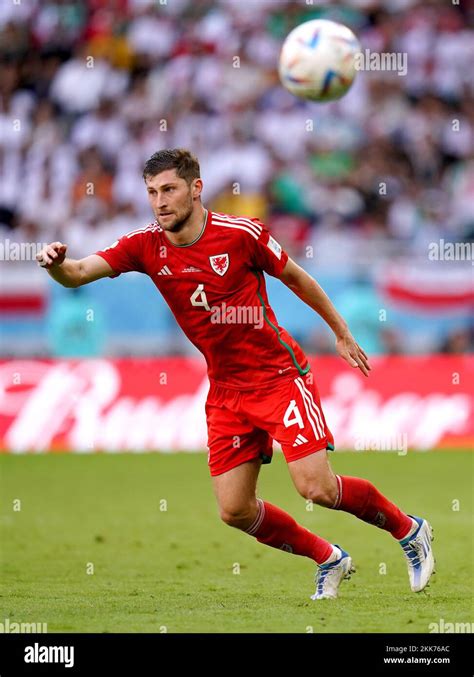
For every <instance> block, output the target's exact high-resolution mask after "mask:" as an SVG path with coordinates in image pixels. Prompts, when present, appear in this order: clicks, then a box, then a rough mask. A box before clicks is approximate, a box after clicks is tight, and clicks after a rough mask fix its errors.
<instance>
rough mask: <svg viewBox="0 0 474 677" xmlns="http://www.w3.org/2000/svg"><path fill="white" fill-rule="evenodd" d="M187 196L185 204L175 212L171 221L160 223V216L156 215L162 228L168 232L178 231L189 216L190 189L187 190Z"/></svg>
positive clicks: (190, 203)
mask: <svg viewBox="0 0 474 677" xmlns="http://www.w3.org/2000/svg"><path fill="white" fill-rule="evenodd" d="M188 198H189V199H188V200H187V204H186V205H185V206H184V207H183V208H182V209H180V210H179V211H178V212H177V213H176V215H175V218H174V220H173V221H172V222H171V223H168V224H166V225H164V224H162V223H160V217H159V215H158V217H157V219H156V220H157V221H158V223H159V224H160V226H161V227H162V228H163V230H167V231H169V232H170V233H179V232H180V231H181V230H182V229H183V228H184V227H185V226H186V224H187V222H188V219H189V217H190V216H191V214H192V213H193V199H192V197H191V191H189V196H188Z"/></svg>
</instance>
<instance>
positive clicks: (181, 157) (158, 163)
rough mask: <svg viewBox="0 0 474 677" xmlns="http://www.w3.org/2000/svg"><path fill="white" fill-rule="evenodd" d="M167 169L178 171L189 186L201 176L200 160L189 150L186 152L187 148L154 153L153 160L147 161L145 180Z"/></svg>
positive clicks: (144, 173) (144, 172)
mask: <svg viewBox="0 0 474 677" xmlns="http://www.w3.org/2000/svg"><path fill="white" fill-rule="evenodd" d="M167 169H176V174H177V175H178V176H179V177H180V178H181V179H184V180H185V181H186V183H188V184H190V183H191V181H192V180H193V179H199V177H200V176H201V170H200V168H199V162H198V159H197V157H195V156H194V155H193V154H192V153H190V152H189V150H186V148H167V149H165V150H159V151H157V152H156V153H153V155H152V156H151V158H150V159H149V160H147V161H146V163H145V168H144V169H143V178H144V179H146V178H147V176H156V175H157V174H160V173H161V172H165V171H166V170H167Z"/></svg>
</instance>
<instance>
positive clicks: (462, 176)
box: [0, 0, 474, 354]
mask: <svg viewBox="0 0 474 677" xmlns="http://www.w3.org/2000/svg"><path fill="white" fill-rule="evenodd" d="M321 17H324V18H333V19H336V20H341V21H343V22H344V23H346V24H348V25H350V26H351V27H352V28H353V29H354V30H355V32H356V33H357V34H358V36H359V38H360V40H361V43H362V46H363V48H364V49H370V50H372V51H374V52H401V53H407V54H408V71H407V74H406V75H404V76H401V75H398V74H397V73H396V72H384V71H371V72H367V73H364V72H362V73H360V74H359V75H358V77H357V79H356V83H355V85H354V87H353V89H352V90H351V92H350V93H349V94H348V95H347V96H346V97H345V98H343V99H342V100H341V101H340V102H336V103H333V104H330V105H327V104H326V105H315V104H311V103H307V102H303V101H301V100H298V99H296V98H294V97H292V96H291V95H290V94H288V93H287V92H286V91H285V90H284V89H283V88H282V87H281V85H280V83H279V80H278V76H277V71H276V64H277V60H278V54H279V50H280V47H281V43H282V40H283V39H284V37H285V35H286V34H287V33H288V32H289V30H291V28H293V27H294V26H295V25H296V24H298V23H300V22H301V21H303V20H307V19H311V18H321ZM472 19H473V10H472V7H471V9H469V3H467V2H464V3H463V2H461V3H460V5H459V6H456V5H451V4H450V3H447V2H426V1H424V2H415V1H413V0H384V2H373V1H370V0H349V1H347V2H345V3H344V5H336V4H334V3H330V2H316V0H314V4H313V3H311V2H304V1H300V2H286V1H284V0H279V1H275V0H248V1H246V2H242V1H241V0H212V1H211V0H199V1H196V0H167V2H164V0H154V1H151V0H115V1H113V0H88V1H87V2H81V1H78V0H42V1H39V0H22V1H21V2H20V3H19V4H16V3H15V2H14V0H3V1H2V2H1V3H0V51H1V66H0V102H1V103H0V231H1V237H2V239H4V238H8V239H9V240H10V241H25V242H26V241H28V242H50V241H53V240H61V241H63V242H66V243H67V244H68V245H69V248H70V249H69V255H70V256H73V257H74V258H79V257H81V256H85V255H88V254H90V253H93V252H94V251H96V250H97V249H100V248H102V247H104V246H107V245H109V244H111V243H112V242H113V241H114V240H115V239H116V238H117V237H119V236H120V235H122V234H124V233H126V232H128V231H130V230H133V229H135V228H138V227H142V226H143V225H146V224H147V223H149V222H150V221H151V220H152V216H151V212H150V209H149V206H148V203H147V200H146V194H145V191H144V187H143V180H142V178H141V174H142V168H143V164H144V162H145V160H146V159H147V158H148V157H149V156H150V155H151V154H152V153H153V152H155V151H156V150H158V149H160V148H166V147H175V146H180V147H187V148H189V149H191V150H192V151H193V152H194V153H195V154H196V155H197V156H198V157H199V159H200V163H201V170H202V175H203V179H204V183H205V190H204V201H205V204H206V206H208V207H210V208H212V209H214V210H216V211H223V212H229V213H232V214H239V215H250V216H257V217H259V218H261V219H262V220H263V221H264V222H265V223H266V224H267V225H268V226H269V227H270V229H271V230H272V232H273V234H274V236H275V237H276V238H277V239H278V240H279V241H281V243H282V244H283V245H284V246H285V248H286V249H287V251H288V252H289V253H290V255H291V256H293V257H294V258H295V259H297V260H298V261H299V262H300V263H301V264H302V265H303V266H304V267H305V268H306V269H307V270H308V271H309V272H311V273H312V274H314V275H315V277H316V278H317V279H319V280H320V281H321V282H322V283H324V286H325V287H326V288H327V290H328V292H329V293H330V295H331V296H332V297H333V300H334V301H335V302H336V304H337V305H338V307H339V308H340V310H341V311H342V312H343V314H345V315H346V316H347V318H348V320H349V323H350V325H351V326H352V328H353V330H354V333H355V335H356V337H357V338H358V340H359V341H360V342H361V343H362V344H363V345H365V347H366V349H367V350H368V351H369V352H375V353H399V352H420V351H427V352H430V351H431V352H436V351H444V352H466V351H468V350H469V348H470V345H472V335H473V334H472V325H470V324H469V314H468V312H465V311H463V312H461V313H459V312H458V313H454V314H452V315H450V313H449V312H448V313H444V318H443V323H442V324H436V325H435V324H433V323H434V322H435V318H433V317H430V316H427V317H426V318H423V317H420V315H419V313H418V312H414V313H412V314H411V315H410V313H408V314H407V313H405V315H404V317H403V322H401V321H400V322H398V320H397V315H396V313H393V314H392V318H395V319H394V320H393V319H392V321H391V322H388V323H386V324H383V323H381V322H380V321H379V317H378V311H379V309H380V308H381V307H383V306H384V303H383V301H381V300H380V298H379V297H378V295H377V294H378V292H377V285H376V283H375V281H376V279H377V274H378V273H377V271H379V270H380V268H381V267H382V269H383V268H384V266H386V265H389V264H392V265H393V264H394V263H397V262H402V263H403V264H404V265H409V266H412V267H413V268H417V267H418V266H426V265H429V262H428V248H429V245H430V243H432V242H439V241H440V240H441V239H443V238H444V239H445V240H446V241H450V242H467V241H469V240H470V239H471V238H472V235H473V232H474V209H473V204H474V160H473V156H474V105H473V96H472V94H473V89H474V77H473V68H472V64H473V63H474V40H473V34H472V32H471V31H470V30H469V24H470V22H472ZM453 120H456V121H458V122H457V126H456V128H454V127H453ZM18 121H19V124H15V123H18ZM91 185H92V186H93V194H90V193H91V191H90V189H89V188H88V187H90V186H91ZM381 186H383V187H382V188H381ZM468 265H470V262H468ZM12 266H13V264H12V263H10V264H9V266H8V270H9V272H11V271H12ZM19 269H21V271H22V272H21V275H22V278H23V279H24V280H26V282H27V281H28V280H31V285H32V286H34V285H35V284H36V281H37V280H38V279H39V278H38V274H41V275H43V276H44V277H45V275H44V272H43V271H38V270H37V268H36V266H35V265H34V264H33V263H31V262H24V263H15V270H16V271H18V270H19ZM128 277H130V276H128ZM103 284H108V285H109V286H108V287H107V288H106V289H107V292H106V293H103V294H102V295H101V296H100V299H98V298H97V297H94V296H88V297H87V299H88V300H87V303H88V304H91V303H92V304H94V303H97V304H98V306H100V304H102V305H103V306H104V304H105V305H106V304H107V303H110V302H113V299H111V298H110V297H111V289H113V290H114V294H113V296H116V297H117V298H115V302H116V304H118V305H120V304H122V301H120V299H123V298H126V299H128V302H129V305H130V315H129V317H128V319H127V317H125V319H124V318H123V317H122V319H121V320H120V321H119V319H118V318H117V317H116V313H114V311H113V309H109V317H112V316H113V319H112V321H111V322H110V323H109V324H108V326H107V327H105V328H104V327H103V326H101V322H100V321H97V322H95V323H90V326H89V327H88V328H87V331H88V332H89V335H87V336H86V335H83V336H82V337H80V339H79V344H81V345H82V346H83V348H84V354H97V353H100V352H101V351H102V350H104V349H105V348H104V346H107V350H108V352H112V353H115V354H123V353H133V352H140V351H142V352H150V349H151V350H153V348H152V346H153V345H154V342H155V341H156V336H152V335H151V334H153V332H151V334H150V335H149V337H148V339H147V340H146V341H144V342H142V343H141V342H140V341H139V340H138V337H137V336H136V335H135V334H134V333H133V332H132V330H131V329H130V327H131V326H132V325H133V324H134V322H136V324H135V326H134V331H135V330H136V331H140V326H141V325H140V322H141V321H145V319H146V318H145V317H144V316H148V317H149V316H150V315H153V316H154V314H156V317H155V316H154V319H155V320H157V322H158V325H157V326H158V328H160V329H162V330H163V331H162V332H161V333H160V332H158V334H159V337H160V341H159V346H158V345H157V348H156V350H157V352H160V353H166V352H170V353H173V352H187V351H188V350H189V349H190V348H189V344H188V343H187V342H186V341H184V342H183V340H182V337H181V335H180V333H179V330H178V329H177V327H176V325H175V324H174V321H173V320H172V319H171V318H170V315H169V313H168V312H167V309H166V307H165V306H164V304H163V305H156V308H155V307H153V308H154V309H152V308H151V307H150V306H148V305H146V303H148V301H146V300H145V299H148V298H150V299H151V298H152V296H151V293H150V296H147V295H146V294H147V293H148V292H145V291H144V290H145V287H144V286H143V285H144V283H143V282H142V281H140V283H138V282H136V283H134V284H132V285H129V286H128V287H125V286H123V285H122V286H120V285H118V282H117V283H116V282H115V281H114V282H113V283H109V282H107V281H103V282H100V283H98V284H97V288H98V289H99V292H100V289H101V288H102V287H101V285H103ZM110 284H117V285H118V286H117V287H114V288H111V287H110ZM277 284H280V283H277ZM442 284H443V282H442V277H441V276H440V278H439V285H440V287H441V286H442ZM280 286H282V285H280ZM55 287H57V286H56V285H52V284H51V285H49V288H48V289H49V291H48V294H49V296H50V310H54V313H51V314H50V315H49V318H50V320H51V318H52V317H54V322H51V321H47V320H46V321H45V323H44V324H42V325H41V327H42V329H41V331H42V332H43V333H45V335H46V334H47V333H48V332H50V333H51V332H53V335H51V336H50V338H49V339H48V341H47V343H46V344H45V345H47V346H48V348H47V349H45V348H44V347H42V345H40V344H41V342H39V343H37V344H35V345H37V351H36V352H38V353H39V354H44V352H45V350H46V351H50V352H51V353H53V354H67V353H68V350H69V351H71V346H72V345H73V342H71V341H70V340H69V339H67V340H65V337H67V336H69V338H70V334H68V333H67V332H66V331H65V329H64V327H61V326H56V327H54V326H53V325H54V324H56V325H58V323H59V324H61V321H62V320H61V318H63V319H64V318H66V319H64V322H65V323H66V324H67V323H68V322H71V321H73V320H72V319H71V318H73V317H74V309H73V305H74V303H75V302H76V300H77V298H78V297H79V296H80V293H84V294H88V295H90V294H92V295H94V294H96V293H97V292H96V291H95V290H93V289H92V288H93V287H95V285H92V286H91V289H90V291H89V289H88V290H87V291H84V292H82V290H80V292H78V293H77V294H74V292H71V291H69V290H67V291H66V290H62V289H56V288H55ZM146 289H147V290H148V289H149V287H147V288H146ZM273 289H275V293H278V292H277V291H276V289H277V288H276V286H275V285H274V284H273V281H270V298H271V300H272V290H273ZM153 299H154V300H155V295H153ZM292 299H293V301H292ZM81 303H82V304H83V303H84V301H81ZM292 303H294V297H292V296H291V295H288V296H283V297H282V298H281V301H278V302H277V303H276V305H277V315H278V317H279V320H280V322H281V324H283V325H284V326H287V327H288V329H290V331H293V332H294V333H295V334H296V338H297V339H298V340H300V341H301V343H302V344H303V345H304V347H305V348H306V349H308V350H313V351H315V352H330V351H331V350H332V340H331V338H330V336H329V335H328V333H327V332H326V331H325V330H323V329H322V327H321V323H318V322H317V320H315V318H314V317H313V316H311V319H310V320H308V321H304V322H303V321H302V322H299V323H298V318H297V317H296V318H295V311H294V306H293V305H292ZM137 306H139V308H138V311H137ZM121 307H122V308H123V304H122V305H121ZM143 307H146V308H147V312H146V313H143V312H142V310H141V309H142V308H143ZM71 308H72V310H71ZM134 308H135V315H133V312H134ZM99 315H100V314H99ZM123 315H127V313H122V316H123ZM140 315H141V317H139V316H140ZM312 315H314V314H312ZM105 316H107V313H105ZM158 316H159V318H158ZM306 317H308V316H306ZM400 317H401V316H400ZM67 318H68V319H67ZM134 318H135V319H134ZM438 319H439V318H438ZM21 322H23V325H21ZM127 323H128V324H127ZM106 324H107V323H106ZM7 325H8V326H7ZM92 325H93V326H92ZM3 326H4V327H7V329H8V330H9V331H10V330H11V331H17V332H18V331H19V328H20V326H22V327H23V329H22V331H25V332H27V333H28V331H29V332H33V329H31V327H32V325H31V324H30V325H28V323H27V324H26V325H25V324H24V320H21V321H20V320H19V319H18V318H16V319H15V318H7V319H6V320H5V321H4V325H3ZM153 326H154V325H153ZM25 327H27V328H25ZM28 327H29V328H28ZM127 327H128V329H127ZM152 328H153V327H152ZM155 328H156V327H155ZM129 329H130V331H129ZM148 329H150V327H148ZM298 329H300V331H298ZM54 332H56V334H55V335H54ZM142 333H143V335H144V336H145V335H146V327H143V332H142ZM17 335H18V334H17ZM31 335H33V334H31ZM111 335H112V339H113V337H114V336H115V338H117V337H118V336H119V335H121V336H122V341H120V340H117V341H116V342H115V343H114V341H113V340H110V339H111ZM130 339H131V340H130ZM65 343H67V344H68V346H69V347H65V345H64V344H65ZM21 345H22V343H21V341H20V340H18V342H17V341H13V342H11V341H10V342H8V347H5V345H4V346H3V347H2V353H3V354H15V351H16V347H17V346H21ZM28 345H30V344H28ZM77 345H78V344H76V353H79V354H80V352H81V350H80V349H79V348H77ZM84 346H85V347H84ZM29 350H30V352H31V345H30V348H29ZM72 353H73V354H74V349H72Z"/></svg>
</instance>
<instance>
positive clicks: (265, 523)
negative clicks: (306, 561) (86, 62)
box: [245, 498, 333, 564]
mask: <svg viewBox="0 0 474 677" xmlns="http://www.w3.org/2000/svg"><path fill="white" fill-rule="evenodd" d="M257 502H258V514H257V517H256V518H255V521H254V522H253V524H251V525H250V526H249V528H248V529H246V530H245V531H246V533H247V534H250V535H251V536H255V538H256V539H257V541H259V542H260V543H265V545H270V546H271V547H272V548H278V549H279V550H285V551H286V552H292V553H293V554H294V555H303V556H304V557H310V558H311V559H312V560H314V561H315V562H317V563H318V564H321V563H322V562H325V561H326V560H327V559H328V557H329V556H330V555H331V554H332V552H333V548H332V545H331V543H328V541H325V540H324V539H323V538H319V536H316V534H313V533H312V532H311V531H309V529H306V528H305V527H302V526H300V525H299V524H298V523H297V522H296V521H295V520H294V519H293V517H291V515H289V514H288V513H287V512H285V511H284V510H281V509H280V508H278V507H277V506H276V505H272V504H271V503H267V502H266V501H262V500H261V499H260V498H258V499H257Z"/></svg>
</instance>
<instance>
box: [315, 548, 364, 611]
mask: <svg viewBox="0 0 474 677" xmlns="http://www.w3.org/2000/svg"><path fill="white" fill-rule="evenodd" d="M335 547H336V548H339V550H340V551H341V557H340V558H339V559H337V560H336V561H335V562H330V563H329V564H318V568H317V571H316V576H315V578H314V580H315V582H316V592H315V593H314V595H311V599H315V600H316V599H335V598H336V597H337V592H338V589H339V586H340V584H341V581H343V580H344V579H349V578H350V577H351V574H353V573H355V567H354V566H353V565H352V558H351V557H350V555H349V554H348V553H347V552H346V551H345V550H343V549H342V548H340V547H339V546H338V545H336V546H335Z"/></svg>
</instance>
